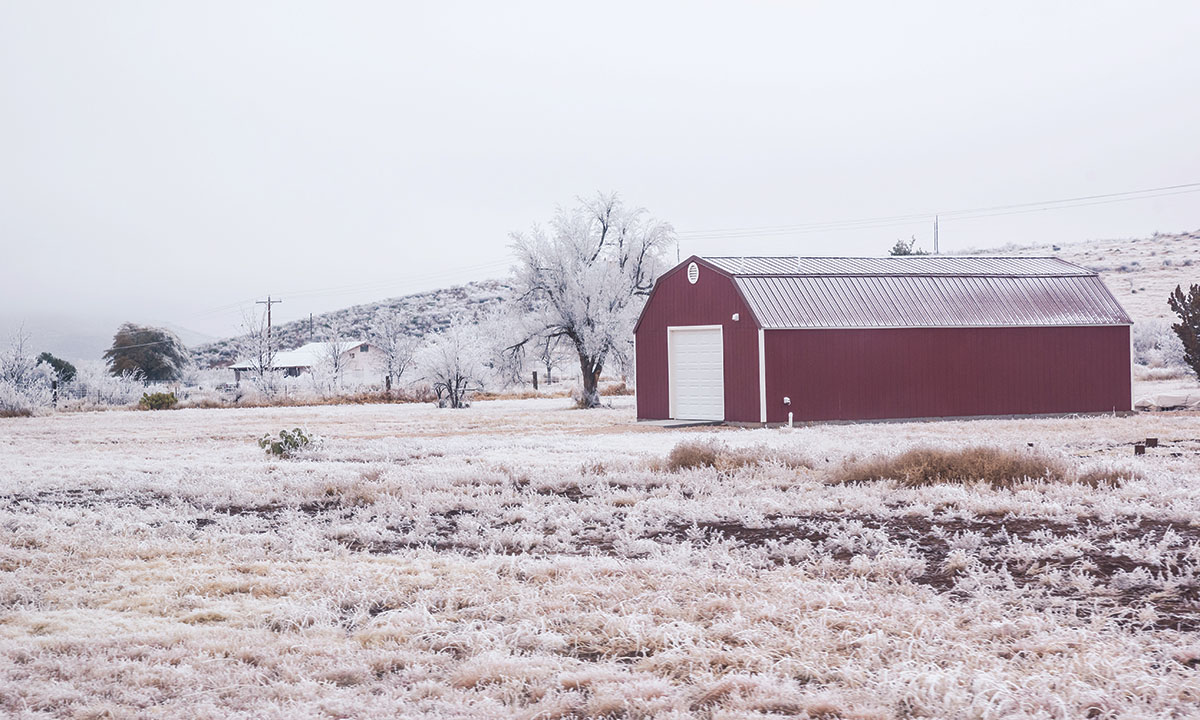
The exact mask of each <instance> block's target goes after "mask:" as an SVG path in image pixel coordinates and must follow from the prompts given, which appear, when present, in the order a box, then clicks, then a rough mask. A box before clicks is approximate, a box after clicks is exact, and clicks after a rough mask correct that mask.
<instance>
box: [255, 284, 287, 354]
mask: <svg viewBox="0 0 1200 720" xmlns="http://www.w3.org/2000/svg"><path fill="white" fill-rule="evenodd" d="M281 302H283V301H282V300H272V299H271V296H270V295H268V296H267V299H266V300H258V301H256V302H255V303H254V304H255V305H266V306H267V357H268V358H273V356H272V355H271V306H272V305H278V304H279V303H281ZM271 364H272V365H274V364H275V363H274V362H273V361H272V362H271ZM270 369H271V370H274V369H275V368H273V367H272V368H270Z"/></svg>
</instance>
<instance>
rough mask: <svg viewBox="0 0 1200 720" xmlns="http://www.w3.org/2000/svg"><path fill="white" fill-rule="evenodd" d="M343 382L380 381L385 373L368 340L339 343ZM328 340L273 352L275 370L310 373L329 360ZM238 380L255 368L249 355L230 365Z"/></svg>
mask: <svg viewBox="0 0 1200 720" xmlns="http://www.w3.org/2000/svg"><path fill="white" fill-rule="evenodd" d="M339 344H340V346H341V347H342V348H344V349H342V351H341V353H340V365H341V373H342V384H343V385H346V386H348V387H357V386H361V385H382V384H383V382H384V376H385V374H386V370H385V369H384V368H385V362H384V357H383V351H382V350H380V349H379V348H377V347H375V346H374V345H372V344H371V343H369V342H361V341H358V340H344V341H342V342H341V343H339ZM329 358H330V344H329V343H325V342H312V343H306V344H304V345H301V346H300V347H298V348H296V349H294V350H281V351H279V352H277V353H275V360H274V362H273V363H272V364H271V365H272V368H273V370H274V371H275V372H277V373H279V374H281V375H283V377H299V376H300V375H303V374H305V373H311V372H312V371H313V368H316V367H318V366H320V365H321V364H322V363H324V362H328V360H329ZM230 367H231V368H232V369H233V372H234V377H235V378H236V379H237V381H238V382H241V380H242V374H243V373H252V372H257V370H258V365H257V364H256V362H255V361H253V360H249V359H242V360H238V361H237V362H236V363H234V364H233V365H231V366H230Z"/></svg>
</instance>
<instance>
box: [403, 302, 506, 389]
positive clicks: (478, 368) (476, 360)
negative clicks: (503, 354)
mask: <svg viewBox="0 0 1200 720" xmlns="http://www.w3.org/2000/svg"><path fill="white" fill-rule="evenodd" d="M488 355H489V352H488V344H487V342H486V339H485V338H484V337H483V335H482V333H481V332H480V331H479V328H478V326H476V325H469V324H467V323H465V322H464V321H462V320H457V319H456V320H454V321H453V322H451V323H450V327H448V328H446V330H444V331H442V332H440V333H437V334H435V335H432V336H430V337H429V338H428V339H427V340H426V342H425V344H424V346H422V347H421V349H420V350H419V351H418V352H417V355H416V366H417V368H418V369H419V370H420V372H421V375H422V377H424V379H425V380H426V381H428V382H429V384H430V386H431V387H432V388H433V391H434V392H435V393H437V396H438V405H439V406H440V407H452V408H461V407H467V401H468V400H469V399H470V396H471V393H473V392H478V391H481V390H483V388H484V383H485V381H486V379H487V378H488V377H489V376H490V374H491V369H490V368H489V366H488Z"/></svg>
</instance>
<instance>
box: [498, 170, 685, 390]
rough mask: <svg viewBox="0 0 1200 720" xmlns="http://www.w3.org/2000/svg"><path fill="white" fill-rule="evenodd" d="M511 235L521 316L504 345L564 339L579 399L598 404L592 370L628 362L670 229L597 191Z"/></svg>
mask: <svg viewBox="0 0 1200 720" xmlns="http://www.w3.org/2000/svg"><path fill="white" fill-rule="evenodd" d="M512 240H513V249H514V251H515V252H516V255H517V260H518V264H517V268H516V277H515V286H516V298H517V306H518V307H517V310H518V312H519V313H522V314H523V316H524V319H523V332H522V333H521V335H522V336H521V338H520V340H519V341H518V342H517V343H516V344H515V345H513V346H512V351H513V352H515V353H524V352H525V351H526V348H528V349H529V350H530V351H534V350H535V349H536V348H538V347H540V346H541V345H542V344H543V343H546V342H547V341H553V340H558V341H565V342H567V343H568V344H569V345H570V347H571V348H572V349H573V350H574V352H575V354H577V355H578V357H579V368H580V371H581V373H582V376H583V387H582V389H581V393H580V406H581V407H596V406H598V405H599V404H600V395H599V380H600V373H601V372H602V371H603V369H604V368H605V367H606V366H608V365H609V364H610V363H613V362H616V363H619V364H621V365H623V366H626V365H627V364H628V362H629V359H630V351H631V345H630V338H631V337H632V333H633V326H634V323H635V322H637V316H638V313H639V312H640V311H641V308H642V305H643V303H644V302H645V298H646V296H647V295H649V293H650V290H651V289H652V288H653V286H654V280H655V278H656V277H657V275H658V271H659V269H660V268H661V265H662V262H661V261H662V255H663V253H664V251H665V250H666V248H667V247H669V246H670V244H671V243H673V242H674V240H675V235H674V230H673V228H672V227H671V225H670V224H669V223H666V222H663V221H661V220H658V219H656V218H653V217H651V216H650V215H649V213H648V212H647V211H646V210H645V209H643V208H638V207H630V206H628V205H626V204H625V203H624V202H623V201H622V200H621V198H620V197H619V196H618V195H617V194H615V193H598V194H596V195H595V196H593V197H591V198H587V199H582V198H581V199H579V200H578V202H577V203H576V205H575V206H574V207H570V208H559V210H558V212H557V213H555V216H554V219H553V220H552V221H551V222H550V224H549V225H548V226H541V225H539V226H535V227H534V228H533V229H532V230H530V231H529V232H528V233H513V235H512Z"/></svg>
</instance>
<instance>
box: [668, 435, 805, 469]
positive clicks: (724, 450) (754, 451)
mask: <svg viewBox="0 0 1200 720" xmlns="http://www.w3.org/2000/svg"><path fill="white" fill-rule="evenodd" d="M765 464H776V465H782V466H784V467H788V468H811V467H812V462H811V461H810V460H809V459H808V458H806V457H804V456H802V455H800V454H796V453H787V452H780V451H775V450H771V449H769V448H765V447H761V446H756V447H749V448H730V447H728V446H726V445H725V444H724V443H722V442H719V441H716V440H706V439H702V440H684V441H683V442H681V443H679V444H678V445H676V446H675V447H674V448H672V449H671V452H670V454H669V455H667V459H666V461H665V462H661V461H654V462H652V463H651V465H650V469H651V470H655V471H660V472H661V471H664V470H666V471H669V472H679V471H680V470H693V469H696V468H715V469H717V470H736V469H738V468H743V467H753V466H758V465H765Z"/></svg>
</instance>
